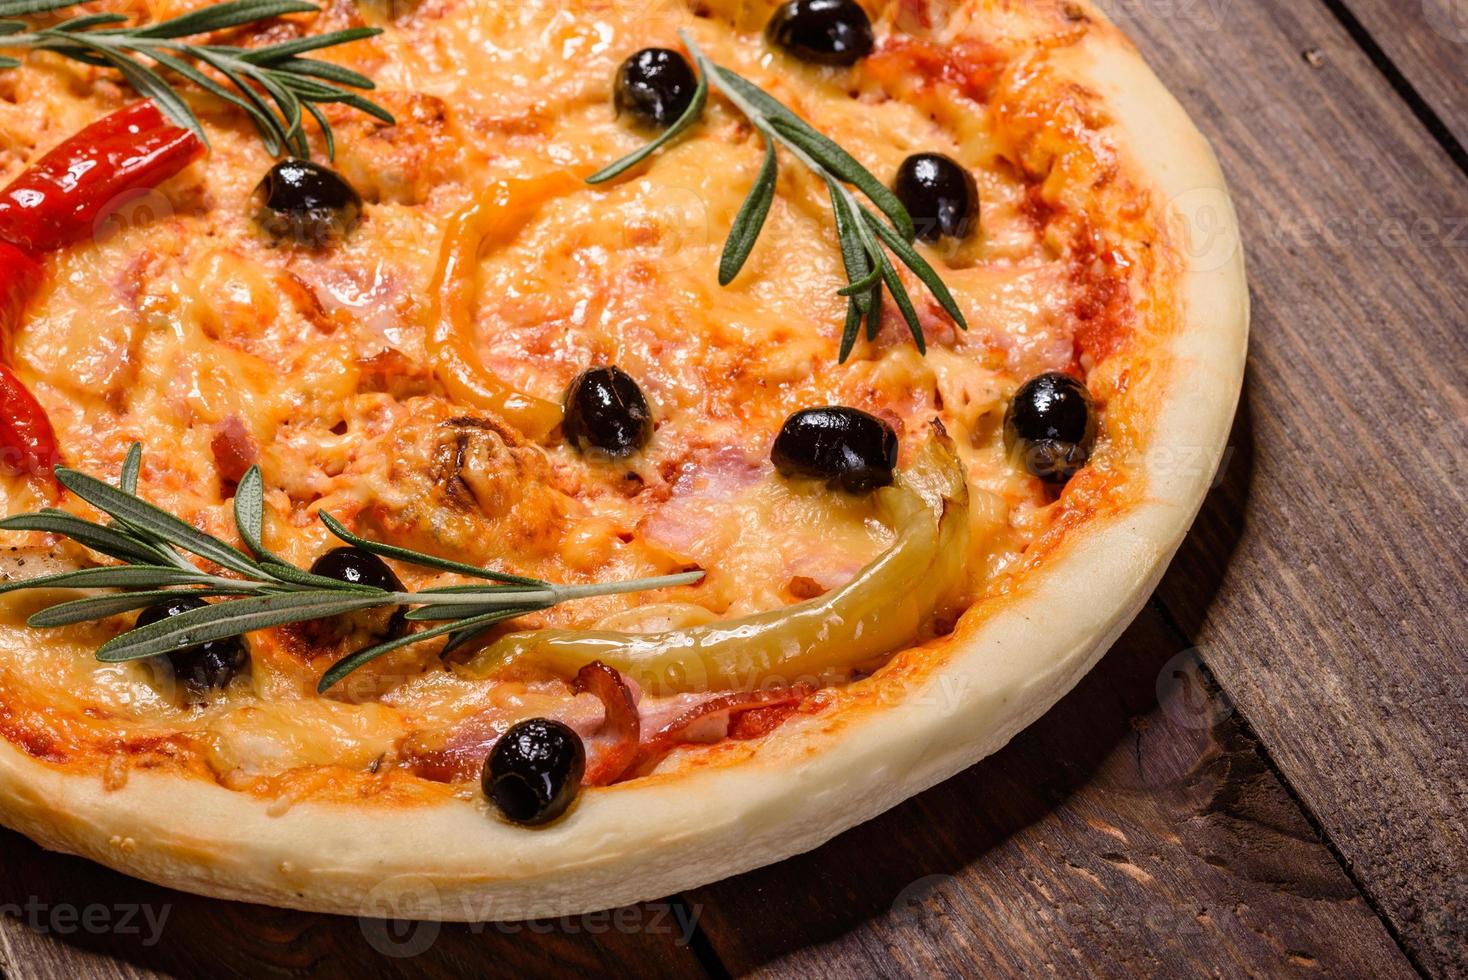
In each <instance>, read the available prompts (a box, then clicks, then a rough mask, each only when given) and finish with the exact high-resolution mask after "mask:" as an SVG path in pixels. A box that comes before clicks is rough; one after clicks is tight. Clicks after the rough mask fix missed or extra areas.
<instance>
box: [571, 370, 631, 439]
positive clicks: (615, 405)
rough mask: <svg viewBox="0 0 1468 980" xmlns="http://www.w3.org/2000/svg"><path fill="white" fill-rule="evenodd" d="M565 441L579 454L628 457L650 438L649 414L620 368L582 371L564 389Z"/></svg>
mask: <svg viewBox="0 0 1468 980" xmlns="http://www.w3.org/2000/svg"><path fill="white" fill-rule="evenodd" d="M565 408H566V417H565V421H564V422H562V430H563V431H564V432H565V433H566V441H567V442H569V443H570V444H571V445H573V446H575V447H576V448H577V449H579V450H580V451H581V452H583V453H585V452H601V453H605V454H606V455H608V456H613V457H623V456H630V455H632V454H633V453H635V452H636V451H637V450H639V449H641V448H642V447H643V446H645V445H647V441H648V440H649V439H651V438H652V412H651V410H650V409H648V407H647V398H646V397H645V396H644V395H643V394H642V389H641V388H639V387H638V386H637V382H636V381H633V380H632V376H631V375H629V374H628V373H627V372H626V371H623V370H622V369H621V368H617V367H599V368H592V369H591V370H589V371H582V372H581V373H580V374H578V375H576V377H575V378H573V379H572V380H571V384H570V386H569V387H567V388H566V405H565Z"/></svg>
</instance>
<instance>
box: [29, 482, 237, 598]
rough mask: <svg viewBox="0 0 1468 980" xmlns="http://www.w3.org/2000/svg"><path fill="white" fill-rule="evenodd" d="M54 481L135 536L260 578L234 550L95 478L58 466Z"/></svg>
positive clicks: (170, 515) (166, 513) (190, 525)
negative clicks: (115, 520) (132, 531)
mask: <svg viewBox="0 0 1468 980" xmlns="http://www.w3.org/2000/svg"><path fill="white" fill-rule="evenodd" d="M56 479H57V480H58V481H60V483H61V485H62V486H64V487H66V489H68V490H70V491H71V492H72V493H74V494H76V495H77V496H78V497H80V498H82V499H83V500H85V501H86V502H87V503H89V504H91V505H92V506H93V507H96V508H97V509H99V510H102V511H104V512H106V513H107V514H110V515H111V516H112V517H115V518H116V519H117V520H119V521H121V522H122V523H123V524H124V525H126V526H128V527H130V528H132V529H133V530H134V531H136V532H139V533H141V534H145V535H151V536H154V537H157V538H158V539H159V540H160V541H162V542H166V543H168V544H172V545H176V546H177V547H180V548H183V549H184V550H185V551H189V552H192V553H193V554H195V555H198V556H199V557H200V558H204V559H207V560H208V561H212V562H214V563H215V564H216V565H220V566H222V567H224V568H228V569H231V570H232V571H236V572H239V573H241V574H243V575H249V576H256V575H259V574H260V567H259V566H258V565H256V564H255V563H254V562H253V561H251V560H250V559H249V558H247V557H246V556H245V555H243V554H242V553H240V552H239V551H238V550H236V549H235V548H232V547H230V546H229V545H227V544H225V543H224V542H223V541H220V540H219V539H218V538H215V537H211V536H210V535H207V534H205V533H204V532H203V531H200V530H198V529H197V528H195V527H194V526H193V525H192V524H186V523H184V522H183V521H181V520H179V519H178V518H177V517H174V516H173V515H172V514H169V513H168V512H166V511H163V510H160V509H158V508H157V507H154V506H153V505H152V504H149V503H145V502H144V501H142V500H139V499H138V498H137V497H135V496H133V495H131V494H128V493H124V492H123V491H121V490H119V489H118V488H117V487H114V486H111V485H109V484H107V483H103V482H102V481H101V480H98V479H97V478H96V477H91V476H88V475H87V474H85V473H79V472H77V471H76V470H73V469H68V468H66V467H64V466H58V467H56Z"/></svg>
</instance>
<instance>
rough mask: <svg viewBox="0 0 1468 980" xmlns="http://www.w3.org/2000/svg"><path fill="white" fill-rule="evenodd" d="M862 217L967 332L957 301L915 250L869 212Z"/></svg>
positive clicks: (966, 325) (965, 321)
mask: <svg viewBox="0 0 1468 980" xmlns="http://www.w3.org/2000/svg"><path fill="white" fill-rule="evenodd" d="M862 217H863V218H864V219H865V220H866V223H867V224H868V225H869V226H870V227H871V228H872V230H873V231H875V232H876V233H877V235H878V236H879V237H880V238H881V239H882V241H883V242H885V243H886V245H887V247H888V248H890V249H891V250H892V254H893V255H895V256H897V257H898V258H899V259H900V260H902V264H903V265H905V266H907V267H908V268H909V269H911V270H912V271H913V274H914V275H916V276H917V277H918V278H919V279H921V280H922V282H923V285H925V286H927V287H928V289H929V290H930V291H931V292H932V294H933V298H934V299H936V300H937V301H938V304H939V305H940V306H942V307H943V309H944V310H945V311H946V312H947V313H948V315H949V316H951V317H953V322H954V323H957V324H958V326H959V327H960V328H961V329H963V330H967V329H968V321H967V320H965V319H964V316H963V312H962V311H961V310H959V308H958V302H957V300H955V299H954V298H953V294H952V293H950V292H949V291H948V287H947V286H946V285H944V283H943V280H942V279H940V278H939V277H938V273H937V272H935V271H934V270H933V267H932V266H931V265H929V264H928V262H927V260H926V259H924V258H923V257H922V255H921V254H919V253H918V251H917V249H915V248H913V247H912V246H911V245H909V244H908V243H907V242H905V241H903V240H902V239H901V238H899V237H898V236H897V234H896V233H895V232H893V231H892V229H891V228H888V227H887V226H886V225H885V224H883V223H882V222H881V221H880V220H878V219H877V217H876V215H874V214H872V213H871V212H870V211H867V210H865V209H863V210H862Z"/></svg>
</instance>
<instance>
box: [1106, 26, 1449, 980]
mask: <svg viewBox="0 0 1468 980" xmlns="http://www.w3.org/2000/svg"><path fill="white" fill-rule="evenodd" d="M1405 6H1414V5H1413V4H1407V5H1405ZM1221 9H1222V10H1223V20H1222V21H1221V22H1219V23H1218V24H1216V25H1213V26H1211V27H1210V26H1196V27H1191V28H1190V27H1189V26H1188V25H1187V23H1186V22H1184V21H1179V20H1178V19H1177V18H1166V19H1160V18H1151V17H1148V16H1146V14H1145V12H1141V13H1137V11H1136V10H1134V9H1133V10H1131V13H1133V14H1134V16H1123V17H1122V18H1121V20H1122V22H1123V24H1124V26H1125V27H1126V28H1127V29H1128V30H1129V31H1130V32H1131V34H1132V36H1133V37H1134V38H1136V39H1137V40H1138V42H1139V44H1140V46H1141V47H1142V48H1143V50H1144V51H1145V52H1146V53H1147V55H1148V56H1149V58H1150V60H1151V61H1152V62H1153V64H1154V65H1155V66H1156V67H1157V69H1158V70H1159V72H1160V74H1161V75H1162V76H1163V78H1164V80H1165V81H1167V82H1168V83H1169V84H1170V85H1171V86H1172V88H1173V90H1174V91H1175V92H1177V93H1178V94H1179V95H1180V97H1181V98H1182V99H1183V101H1184V102H1185V103H1186V104H1187V105H1188V106H1189V108H1190V109H1191V110H1192V111H1193V113H1194V114H1195V116H1196V117H1197V118H1198V120H1199V122H1200V124H1201V125H1202V127H1203V128H1204V130H1205V131H1206V132H1208V133H1209V135H1210V136H1211V137H1212V138H1213V140H1214V142H1215V145H1216V147H1217V149H1218V151H1219V155H1220V157H1221V159H1222V162H1223V165H1224V169H1225V171H1226V172H1227V173H1228V175H1229V177H1230V181H1231V184H1232V189H1233V194H1234V197H1235V201H1236V203H1237V205H1238V208H1239V211H1240V214H1241V216H1242V219H1243V224H1244V239H1245V242H1246V243H1247V246H1248V250H1249V259H1250V263H1249V265H1250V283H1251V287H1252V292H1253V297H1254V332H1253V336H1252V340H1251V356H1250V370H1249V380H1248V383H1247V387H1246V398H1245V407H1244V411H1243V415H1242V425H1241V427H1240V428H1239V430H1238V433H1237V439H1236V443H1235V445H1234V451H1233V455H1232V458H1231V461H1230V464H1229V467H1228V470H1227V472H1226V476H1227V481H1226V484H1225V487H1224V492H1223V493H1222V494H1221V495H1219V498H1218V501H1219V503H1218V505H1217V506H1214V507H1212V508H1210V509H1209V510H1208V511H1206V512H1205V513H1204V515H1203V517H1202V519H1200V521H1199V523H1198V525H1197V526H1196V527H1195V528H1194V532H1193V534H1192V535H1191V536H1190V538H1189V541H1188V544H1187V545H1186V546H1185V548H1184V551H1183V552H1182V554H1181V555H1180V556H1179V558H1178V560H1177V562H1176V563H1175V566H1174V572H1173V574H1170V575H1169V576H1168V579H1167V582H1166V583H1165V585H1164V587H1163V589H1162V590H1161V592H1160V595H1161V596H1162V598H1163V600H1164V603H1165V605H1166V607H1167V609H1168V610H1169V611H1170V613H1171V614H1172V615H1173V616H1175V617H1176V620H1177V621H1178V622H1179V624H1180V625H1181V628H1182V630H1183V631H1184V632H1185V633H1187V634H1188V635H1190V636H1193V637H1194V638H1195V641H1196V642H1197V643H1198V644H1199V645H1200V646H1201V647H1202V648H1203V650H1204V656H1205V659H1206V661H1207V663H1208V664H1209V665H1210V666H1211V667H1212V668H1213V670H1214V672H1215V674H1216V675H1217V677H1218V678H1219V680H1220V682H1221V683H1222V684H1223V686H1224V688H1225V690H1227V691H1228V693H1229V694H1230V695H1231V696H1232V697H1233V698H1234V700H1235V701H1236V702H1237V703H1238V704H1239V706H1240V707H1241V709H1242V710H1243V711H1244V713H1245V714H1246V715H1247V716H1248V718H1249V719H1250V720H1251V721H1252V723H1253V725H1254V727H1255V728H1256V730H1257V731H1258V733H1259V735H1260V736H1261V738H1262V739H1263V741H1264V743H1265V744H1266V745H1267V746H1268V748H1269V751H1270V753H1271V755H1272V757H1273V758H1274V759H1275V760H1276V761H1277V762H1278V764H1279V766H1280V768H1281V769H1282V771H1283V772H1284V773H1285V775H1286V777H1287V779H1288V780H1289V782H1290V784H1291V785H1292V786H1293V787H1294V789H1295V790H1296V791H1297V793H1298V794H1299V795H1300V796H1301V797H1302V798H1303V799H1304V800H1305V802H1306V804H1307V805H1308V807H1309V809H1310V810H1311V811H1312V812H1313V813H1314V815H1315V816H1316V817H1317V818H1318V820H1319V821H1320V824H1321V825H1322V826H1323V827H1324V829H1325V831H1326V833H1327V834H1328V836H1329V837H1330V838H1331V839H1332V841H1333V842H1334V844H1335V846H1336V847H1338V848H1339V850H1340V852H1341V853H1342V855H1343V856H1344V858H1345V860H1346V861H1347V862H1349V864H1350V866H1351V867H1352V869H1353V873H1354V874H1355V876H1356V877H1357V879H1358V880H1359V881H1360V882H1361V884H1362V886H1363V887H1364V889H1365V890H1366V892H1367V893H1368V894H1369V895H1370V896H1371V897H1372V899H1373V900H1374V901H1375V902H1376V903H1377V904H1378V905H1379V906H1380V908H1381V909H1382V910H1383V912H1384V913H1385V914H1386V916H1387V918H1388V920H1389V921H1390V923H1391V925H1392V928H1393V929H1394V930H1395V931H1396V932H1397V933H1398V934H1399V935H1400V936H1401V939H1402V942H1403V944H1404V946H1405V948H1406V949H1407V950H1408V951H1409V953H1410V954H1411V955H1412V956H1413V957H1414V959H1415V960H1416V962H1417V963H1418V964H1419V965H1420V966H1421V967H1422V968H1423V969H1424V970H1425V971H1427V972H1429V973H1431V974H1434V975H1442V976H1464V975H1468V942H1465V941H1464V936H1465V935H1468V873H1465V869H1468V827H1465V814H1468V806H1465V803H1468V779H1465V773H1468V656H1465V653H1468V644H1465V641H1464V636H1463V624H1464V622H1465V619H1468V536H1465V522H1468V495H1465V492H1464V482H1463V475H1464V474H1465V473H1468V457H1465V445H1468V385H1465V381H1468V177H1465V175H1464V174H1463V173H1462V172H1460V171H1459V170H1458V169H1457V168H1456V167H1455V165H1454V163H1453V161H1452V160H1450V159H1449V157H1448V156H1447V155H1446V154H1445V152H1444V151H1443V149H1442V148H1441V147H1440V146H1439V145H1438V144H1437V143H1436V142H1435V141H1434V140H1433V139H1431V138H1430V137H1429V135H1428V134H1427V133H1426V131H1425V130H1424V129H1423V127H1422V126H1421V125H1420V124H1419V123H1418V121H1417V120H1416V119H1415V118H1414V117H1413V116H1412V115H1411V114H1410V112H1408V111H1406V109H1405V106H1404V103H1403V102H1402V101H1401V100H1400V98H1399V97H1398V96H1397V94H1396V93H1394V92H1393V90H1392V89H1391V88H1390V86H1389V85H1388V84H1387V82H1386V80H1385V79H1384V77H1383V76H1382V75H1381V73H1380V72H1378V71H1377V70H1376V69H1375V68H1374V67H1373V66H1372V64H1371V63H1370V62H1369V60H1368V59H1367V57H1366V56H1365V55H1364V54H1363V52H1362V51H1361V50H1359V49H1358V48H1357V46H1356V45H1355V44H1354V43H1353V41H1352V40H1351V38H1350V37H1349V36H1348V35H1347V34H1346V32H1345V31H1344V30H1343V29H1342V27H1341V25H1340V23H1339V22H1338V21H1337V20H1336V19H1335V18H1334V17H1333V16H1332V15H1331V13H1330V12H1329V10H1328V9H1327V8H1326V6H1325V5H1324V4H1321V3H1284V2H1270V3H1232V4H1228V5H1225V6H1224V7H1223V8H1221ZM1394 9H1395V8H1394ZM1120 13H1123V14H1125V13H1127V10H1122V11H1120ZM1307 49H1319V50H1320V51H1321V52H1322V55H1321V57H1319V58H1317V59H1313V63H1312V61H1311V60H1307V59H1305V58H1302V57H1301V55H1300V52H1301V51H1303V50H1307ZM1220 66H1227V78H1226V79H1221V78H1220ZM1459 67H1460V69H1461V67H1462V65H1461V62H1460V65H1459Z"/></svg>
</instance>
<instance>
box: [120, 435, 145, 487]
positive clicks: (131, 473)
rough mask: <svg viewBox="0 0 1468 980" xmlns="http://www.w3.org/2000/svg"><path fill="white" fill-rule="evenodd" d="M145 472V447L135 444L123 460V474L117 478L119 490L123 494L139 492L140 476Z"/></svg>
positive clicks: (129, 448) (130, 447)
mask: <svg viewBox="0 0 1468 980" xmlns="http://www.w3.org/2000/svg"><path fill="white" fill-rule="evenodd" d="M142 471H143V445H142V443H138V442H135V443H133V444H132V445H131V446H129V447H128V449H127V455H126V456H124V457H123V458H122V474H121V475H120V476H119V477H118V478H117V488H118V489H119V490H121V491H122V492H123V493H129V494H136V493H137V492H138V475H139V474H140V473H142Z"/></svg>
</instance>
